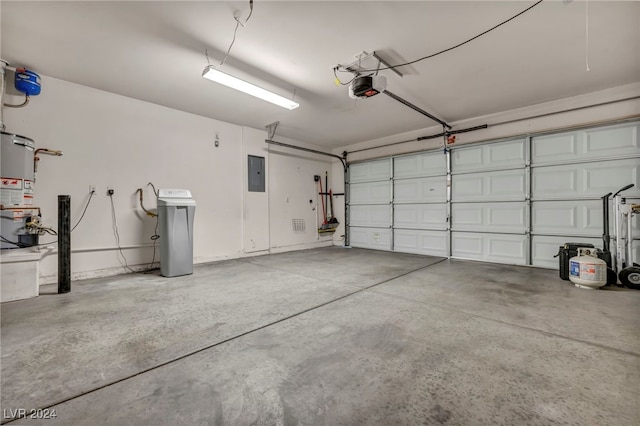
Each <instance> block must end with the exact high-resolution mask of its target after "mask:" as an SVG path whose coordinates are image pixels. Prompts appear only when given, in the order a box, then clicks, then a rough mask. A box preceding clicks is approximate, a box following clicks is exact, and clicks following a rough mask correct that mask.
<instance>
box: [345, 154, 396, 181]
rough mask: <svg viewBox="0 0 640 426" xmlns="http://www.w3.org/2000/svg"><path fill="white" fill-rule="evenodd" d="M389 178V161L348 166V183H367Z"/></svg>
mask: <svg viewBox="0 0 640 426" xmlns="http://www.w3.org/2000/svg"><path fill="white" fill-rule="evenodd" d="M389 178H391V160H389V159H388V158H387V159H384V160H377V161H367V162H364V163H354V164H351V165H350V166H349V182H369V181H374V180H385V179H389Z"/></svg>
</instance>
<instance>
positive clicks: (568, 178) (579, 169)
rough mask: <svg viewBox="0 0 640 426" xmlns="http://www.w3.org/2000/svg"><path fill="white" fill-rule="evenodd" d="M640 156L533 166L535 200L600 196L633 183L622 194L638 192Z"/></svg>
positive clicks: (532, 180) (532, 179) (639, 185)
mask: <svg viewBox="0 0 640 426" xmlns="http://www.w3.org/2000/svg"><path fill="white" fill-rule="evenodd" d="M639 169H640V159H637V158H632V159H628V160H615V161H599V162H593V163H581V164H568V165H558V166H548V167H536V168H533V170H532V178H531V183H532V191H533V193H532V196H533V199H534V200H540V199H542V200H545V199H546V200H553V199H563V200H566V199H568V198H569V199H571V198H574V199H575V198H600V197H601V196H602V195H604V194H606V193H608V192H611V191H616V190H617V189H619V188H621V187H623V186H625V185H627V184H629V183H634V184H635V185H636V187H635V188H633V189H632V190H629V191H628V192H626V193H625V194H627V195H629V196H631V195H638V194H640V190H639V189H638V187H640V173H639Z"/></svg>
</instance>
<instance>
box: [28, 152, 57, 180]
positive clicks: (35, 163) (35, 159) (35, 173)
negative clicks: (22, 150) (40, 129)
mask: <svg viewBox="0 0 640 426" xmlns="http://www.w3.org/2000/svg"><path fill="white" fill-rule="evenodd" d="M38 153H43V154H47V155H55V156H57V157H60V156H61V155H62V151H60V150H59V149H49V148H38V149H36V151H35V152H34V153H33V181H34V182H35V181H36V177H37V176H38V161H40V157H38Z"/></svg>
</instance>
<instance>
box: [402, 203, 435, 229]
mask: <svg viewBox="0 0 640 426" xmlns="http://www.w3.org/2000/svg"><path fill="white" fill-rule="evenodd" d="M393 226H394V227H395V228H408V229H443V230H445V229H447V205H446V204H397V205H395V206H394V212H393Z"/></svg>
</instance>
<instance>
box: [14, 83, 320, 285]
mask: <svg viewBox="0 0 640 426" xmlns="http://www.w3.org/2000/svg"><path fill="white" fill-rule="evenodd" d="M42 86H43V90H42V94H41V95H39V96H37V97H34V98H33V99H32V101H31V103H30V104H29V106H28V107H26V108H22V109H15V110H14V109H5V122H6V124H7V130H8V131H11V132H14V133H17V134H21V135H24V136H27V137H30V138H32V139H34V140H35V141H36V147H37V148H54V149H60V150H62V151H64V155H63V156H62V157H49V156H41V157H42V160H41V161H40V165H39V170H38V178H37V182H36V190H35V199H34V203H35V205H37V206H39V207H41V208H42V212H43V220H44V223H45V224H46V225H49V226H52V227H53V228H57V195H58V194H66V195H70V196H71V207H72V217H71V221H72V226H73V224H75V222H76V221H77V220H78V218H79V217H80V214H81V213H82V208H83V207H84V204H85V202H86V200H87V198H88V194H89V185H95V186H96V187H97V193H96V194H95V195H94V197H93V199H92V201H91V204H90V206H89V208H88V210H87V213H86V215H85V217H84V219H83V221H82V223H81V224H80V226H78V228H77V229H76V230H75V231H74V232H73V234H72V278H73V279H79V278H86V277H94V276H106V275H112V274H116V273H123V272H124V268H123V267H122V266H121V265H120V263H119V261H118V250H117V249H116V243H115V237H114V233H113V228H112V219H111V204H110V198H109V197H108V196H107V195H106V191H107V188H108V187H110V188H113V189H114V190H115V195H114V196H113V202H114V205H115V212H116V220H117V226H118V230H119V235H120V245H121V246H122V248H123V252H124V255H125V256H126V259H127V263H128V264H129V265H130V266H133V267H134V269H140V268H144V267H145V266H148V264H149V263H150V262H151V260H152V256H153V249H152V241H151V240H150V237H151V236H152V235H153V233H154V226H155V219H153V218H150V217H147V216H146V215H145V214H144V213H143V212H142V210H141V209H140V208H139V204H138V198H137V195H136V189H137V188H143V189H144V196H145V207H147V208H148V209H153V208H155V197H154V195H153V192H152V190H151V188H150V187H149V186H147V183H148V182H153V183H154V184H155V186H156V188H186V189H189V190H191V192H192V194H193V197H194V199H195V200H196V202H197V209H196V216H195V227H194V261H195V262H196V263H203V262H209V261H215V260H220V259H226V258H234V257H240V256H244V255H245V254H246V253H251V252H259V251H260V250H262V251H265V250H268V249H269V248H270V247H274V249H277V250H278V251H283V250H291V249H297V248H300V247H313V246H315V245H318V244H319V243H322V241H320V240H319V239H318V238H317V235H316V232H315V223H314V222H315V212H313V211H312V210H311V207H310V205H309V198H313V191H314V187H313V185H312V184H313V174H314V173H320V172H322V173H323V172H324V170H326V169H327V168H328V165H329V162H327V160H326V159H324V158H314V157H313V156H304V155H303V156H300V155H299V153H297V154H296V155H294V156H291V155H279V154H277V155H276V154H274V153H271V154H269V152H268V151H267V146H266V144H265V143H264V139H265V138H266V130H256V129H250V128H243V127H240V126H237V125H233V124H230V123H225V122H221V121H217V120H212V119H209V118H205V117H201V116H197V115H193V114H189V113H185V112H181V111H177V110H173V109H169V108H165V107H161V106H158V105H155V104H150V103H147V102H142V101H138V100H135V99H131V98H127V97H123V96H120V95H115V94H111V93H107V92H103V91H100V90H95V89H92V88H89V87H85V86H81V85H77V84H74V83H70V82H66V81H62V80H58V79H55V78H50V77H47V76H42ZM17 100H18V99H17V98H13V99H12V97H9V99H8V100H7V102H13V103H15V101H17ZM216 133H218V135H219V139H220V144H219V147H215V146H214V140H215V134H216ZM289 143H292V144H294V145H303V144H302V143H301V142H299V141H289ZM315 148H316V149H317V147H315ZM248 154H252V155H262V156H265V157H266V158H267V176H268V178H269V179H268V188H269V187H273V191H272V193H271V194H269V193H263V194H261V193H248V192H247V191H246V186H247V177H246V169H247V157H246V156H247V155H248ZM271 165H273V167H271ZM306 182H308V184H307V183H306ZM269 195H270V197H269ZM287 197H288V200H289V201H288V202H287ZM269 209H271V212H272V214H271V215H270V214H269ZM269 217H271V221H269ZM292 217H302V218H305V219H306V221H307V232H305V233H294V232H293V230H292V228H291V220H290V218H292ZM270 237H271V238H270ZM53 239H54V238H47V237H42V240H43V241H51V240H53ZM270 239H271V241H270ZM52 247H53V248H54V249H53V250H52V252H51V253H50V254H48V255H45V256H44V258H43V260H42V261H41V265H40V275H41V283H47V282H55V280H56V277H57V257H56V255H55V245H53V246H52ZM158 253H159V251H158V252H157V253H156V261H157V260H158V257H159V254H158Z"/></svg>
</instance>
